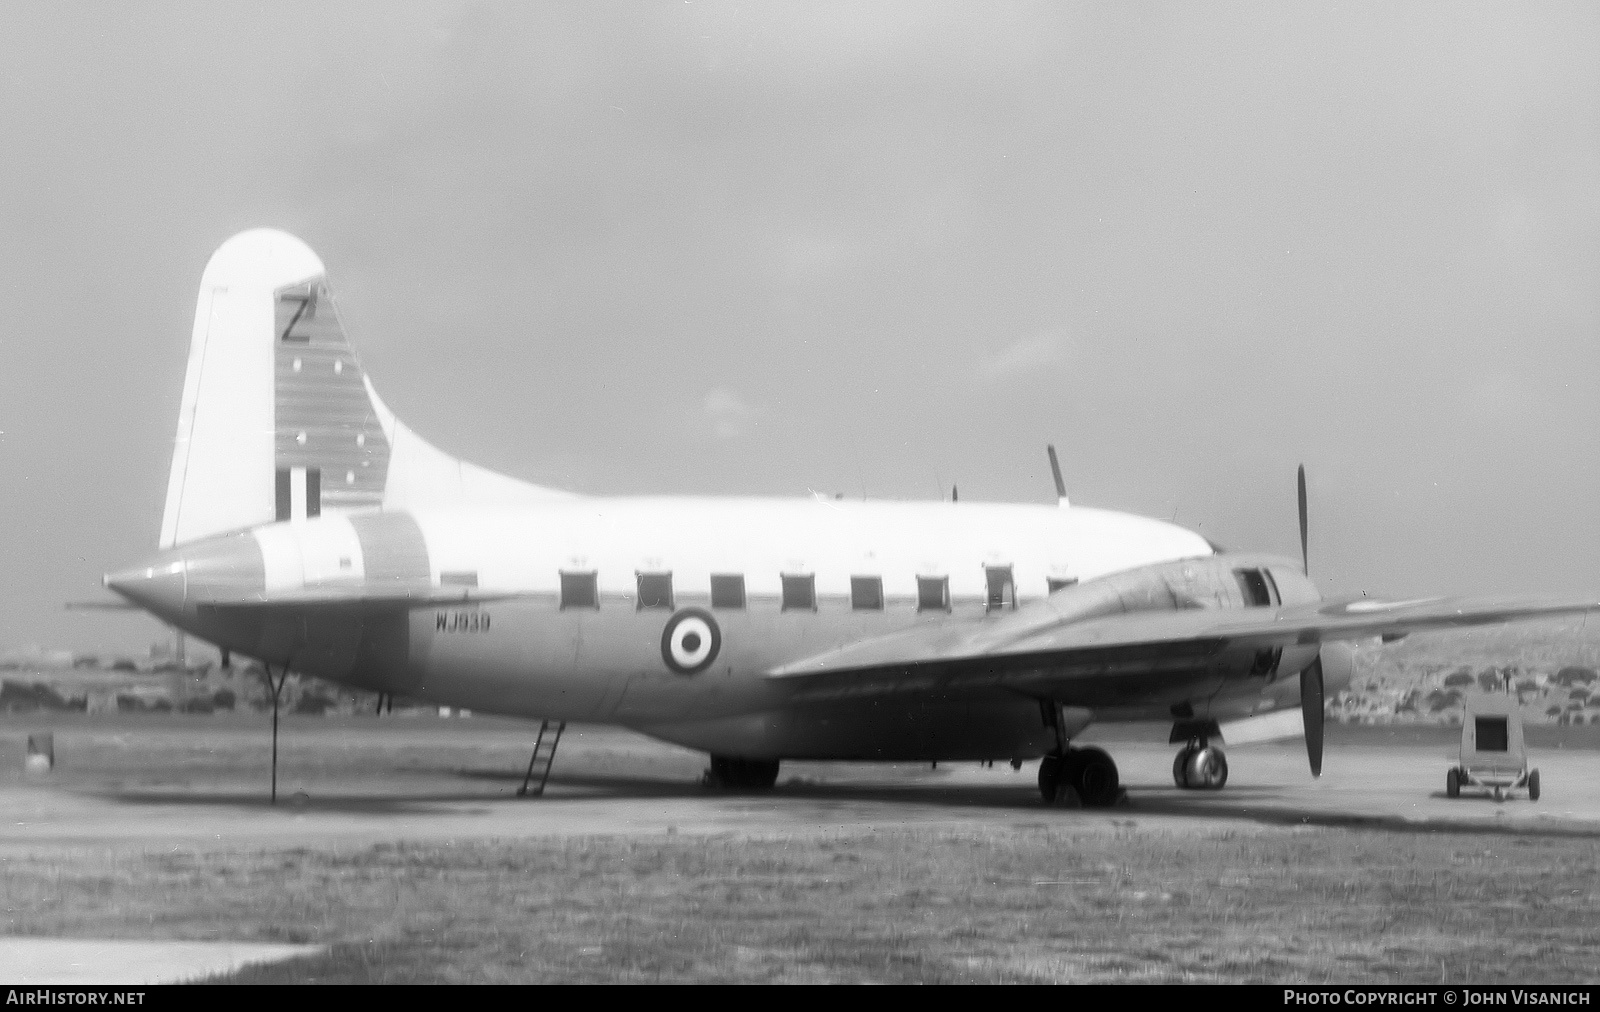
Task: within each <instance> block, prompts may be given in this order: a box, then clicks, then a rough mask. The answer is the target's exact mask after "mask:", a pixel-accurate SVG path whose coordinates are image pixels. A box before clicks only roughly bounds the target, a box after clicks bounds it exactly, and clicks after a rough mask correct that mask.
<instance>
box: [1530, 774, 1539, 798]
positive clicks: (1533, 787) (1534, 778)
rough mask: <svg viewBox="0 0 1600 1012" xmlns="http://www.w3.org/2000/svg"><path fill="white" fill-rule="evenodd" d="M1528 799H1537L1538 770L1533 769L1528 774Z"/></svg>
mask: <svg viewBox="0 0 1600 1012" xmlns="http://www.w3.org/2000/svg"><path fill="white" fill-rule="evenodd" d="M1528 800H1529V801H1538V800H1539V771H1538V770H1534V771H1533V772H1532V773H1529V774H1528Z"/></svg>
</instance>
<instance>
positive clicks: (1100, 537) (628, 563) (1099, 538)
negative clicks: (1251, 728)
mask: <svg viewBox="0 0 1600 1012" xmlns="http://www.w3.org/2000/svg"><path fill="white" fill-rule="evenodd" d="M1213 554H1214V553H1213V549H1212V547H1211V546H1210V545H1209V544H1208V543H1207V542H1206V541H1205V539H1203V538H1201V537H1200V536H1199V535H1197V534H1195V533H1193V532H1191V531H1188V530H1185V529H1183V528H1181V527H1177V526H1175V525H1172V524H1168V523H1164V522H1161V521H1156V520H1150V519H1146V518H1143V517H1137V516H1132V515H1128V514H1123V513H1116V512H1110V511H1104V510H1096V509H1086V508H1082V507H1054V506H1032V505H1016V504H989V503H937V502H924V503H903V502H861V501H847V500H842V499H795V500H763V499H733V498H730V499H713V498H673V497H660V498H581V499H572V500H567V501H562V502H556V503H549V504H544V505H539V506H530V507H518V508H496V509H416V510H408V511H370V512H356V513H348V514H344V513H341V514H334V515H326V516H321V517H315V518H311V519H305V520H295V521H289V522H282V523H273V524H266V525H262V526H259V527H255V528H252V529H250V530H247V531H242V532H238V533H234V534H230V535H222V536H219V537H213V538H208V539H204V540H200V541H197V542H194V543H191V544H188V545H184V546H182V547H179V548H175V549H172V550H169V551H168V552H165V553H162V555H161V556H159V557H157V558H156V559H154V560H151V561H150V562H148V563H147V564H146V565H144V566H141V567H137V568H135V569H133V570H128V571H126V572H124V573H119V574H114V575H113V576H112V577H110V578H108V583H109V584H110V585H111V586H113V587H114V588H115V589H116V590H118V591H119V592H121V593H123V594H124V595H126V596H128V597H130V598H131V599H133V600H135V601H137V602H138V603H139V604H141V605H142V606H144V607H147V608H149V609H150V610H152V611H154V612H156V613H157V614H159V615H160V616H161V617H162V618H164V619H166V620H167V621H169V622H172V623H173V624H174V625H177V626H179V627H180V628H183V629H185V630H187V631H189V632H191V633H194V634H195V635H198V636H201V637H203V638H205V639H207V640H210V641H211V642H214V643H216V644H217V645H219V646H221V647H224V648H226V649H229V650H232V651H234V652H237V653H240V654H244V655H248V656H254V657H257V658H260V659H261V660H263V661H265V662H267V663H269V664H276V665H287V666H291V667H293V668H294V669H296V670H299V671H302V672H305V673H308V674H312V675H316V676H318V677H322V678H327V679H330V680H332V681H336V682H340V683H342V684H346V685H350V686H354V687H359V688H364V689H370V690H375V691H381V692H391V693H397V694H402V695H408V696H415V697H420V698H425V699H429V700H433V701H437V702H440V703H447V704H451V705H458V706H466V707H471V708H474V709H477V710H483V711H488V712H496V713H506V714H516V715H522V716H529V717H541V718H549V719H562V720H587V721H604V722H612V723H620V724H624V725H628V726H632V727H636V728H639V729H641V730H645V731H647V732H649V733H652V734H656V735H658V736H660V737H665V738H670V739H672V740H675V741H680V742H682V743H684V744H689V745H692V746H695V747H704V748H708V749H712V750H716V751H721V752H724V753H731V754H781V755H784V756H789V757H806V756H809V757H835V758H922V757H925V756H931V757H934V758H959V757H962V756H972V757H980V758H996V757H1009V756H1025V755H1032V754H1042V753H1043V752H1044V751H1047V750H1048V749H1049V748H1050V747H1051V744H1052V738H1051V733H1050V732H1048V730H1047V729H1046V728H1044V727H1043V726H1042V724H1041V722H1040V718H1039V703H1038V701H1037V700H1034V699H1030V698H1027V697H1023V696H1018V695H1015V694H1012V693H1007V692H1004V691H995V692H994V693H992V694H988V695H985V694H977V695H968V696H964V697H961V698H951V699H926V700H919V701H916V702H915V703H914V704H904V705H893V704H889V703H883V704H881V705H876V706H860V705H857V706H854V707H831V708H828V707H823V708H817V707H810V708H807V707H799V708H795V707H787V706H786V705H785V700H784V698H783V693H784V688H783V686H782V685H781V684H777V683H775V682H774V681H773V680H771V679H769V678H767V677H766V673H767V672H769V671H770V670H772V669H773V668H775V667H778V666H780V665H782V664H785V663H788V662H792V661H795V660H798V659H800V658H804V657H808V656H811V655H814V654H817V653H820V652H823V651H826V650H829V649H833V648H836V647H839V646H842V645H845V644H848V643H852V642H856V641H859V640H862V639H866V638H870V637H875V636H881V635H885V634H888V633H892V632H894V631H896V630H900V629H905V628H907V627H909V626H913V625H916V624H918V623H945V624H952V625H954V624H962V623H976V622H984V621H989V620H994V619H998V618H1002V617H1004V616H1005V615H1006V614H1008V613H1010V612H1012V611H1013V610H1014V609H1016V608H1018V607H1025V606H1026V605H1027V604H1028V603H1029V602H1030V601H1033V600H1037V599H1040V598H1043V597H1045V596H1046V595H1048V594H1050V593H1052V592H1055V593H1072V592H1075V591H1074V588H1084V591H1085V592H1087V591H1088V590H1089V589H1090V588H1091V587H1092V585H1094V583H1095V581H1097V580H1101V579H1102V578H1103V577H1107V576H1109V575H1111V574H1116V573H1124V572H1128V571H1133V570H1139V569H1140V568H1141V567H1150V566H1154V565H1157V564H1161V563H1169V562H1174V561H1176V560H1184V559H1194V560H1201V559H1207V558H1208V557H1211V556H1212V555H1213ZM1283 568H1284V569H1287V568H1292V567H1283ZM1291 578H1292V577H1291V576H1290V574H1288V573H1287V572H1285V571H1280V572H1278V573H1277V574H1276V581H1277V582H1279V583H1282V582H1284V581H1285V580H1287V579H1291ZM1225 582H1226V581H1225ZM1219 593H1226V591H1223V592H1219ZM1297 593H1298V595H1299V596H1300V597H1303V596H1304V593H1303V592H1297ZM1214 603H1215V604H1216V605H1217V606H1228V605H1230V604H1234V605H1238V604H1244V603H1248V602H1242V601H1229V600H1225V599H1219V600H1218V601H1216V602H1214ZM686 619H687V620H688V622H689V624H688V625H684V626H682V627H681V628H680V627H679V624H680V623H682V622H683V621H685V620H686ZM713 640H715V642H714V643H713V642H712V641H713ZM1205 691H1208V692H1210V693H1211V694H1213V695H1214V694H1215V688H1214V687H1213V688H1212V689H1209V690H1205ZM1170 705H1171V700H1170V699H1169V698H1167V697H1164V696H1162V695H1160V694H1155V695H1150V696H1148V698H1143V699H1141V700H1140V701H1139V703H1138V704H1137V705H1135V706H1133V707H1132V708H1131V709H1130V708H1129V707H1121V708H1118V707H1115V706H1105V705H1102V706H1101V707H1099V708H1098V713H1097V718H1098V719H1130V718H1134V717H1140V716H1143V717H1144V718H1146V719H1148V718H1150V717H1152V716H1154V717H1156V718H1159V717H1161V716H1165V709H1166V708H1167V707H1169V706H1170Z"/></svg>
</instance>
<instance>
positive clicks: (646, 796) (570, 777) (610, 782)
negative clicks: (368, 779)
mask: <svg viewBox="0 0 1600 1012" xmlns="http://www.w3.org/2000/svg"><path fill="white" fill-rule="evenodd" d="M430 772H433V773H436V774H445V775H453V776H456V777H459V778H461V779H464V780H469V781H479V782H486V783H497V784H504V785H506V789H505V790H504V791H495V792H492V793H489V792H485V791H470V790H459V791H451V790H430V791H394V792H387V793H381V794H377V793H351V792H348V791H345V792H329V793H324V792H312V793H309V794H307V795H305V796H301V797H297V796H296V792H284V791H280V792H279V795H278V800H277V803H276V805H273V804H271V803H270V802H269V800H268V796H267V791H265V790H237V789H234V790H214V791H182V790H171V789H147V790H140V789H137V788H119V789H114V790H102V791H95V792H90V793H92V794H94V795H95V796H98V797H100V798H102V799H104V800H107V801H112V802H115V803H118V804H124V805H133V806H159V805H165V806H201V807H212V808H243V809H255V810H272V811H281V812H285V813H288V814H298V813H304V814H307V815H315V814H319V813H320V814H329V813H332V814H349V815H372V816H399V815H417V816H428V815H457V816H459V815H469V814H488V813H490V812H492V811H494V810H495V808H496V807H497V806H501V805H504V804H505V803H506V802H524V803H527V804H529V805H537V804H539V803H541V802H559V803H563V804H572V803H578V804H586V803H601V802H617V801H628V800H668V799H685V800H687V799H701V800H714V801H721V802H726V803H728V804H730V805H735V806H739V807H745V808H747V807H748V806H750V805H760V806H765V807H771V808H774V809H778V808H781V806H783V805H784V804H785V802H804V803H807V804H809V805H811V806H814V807H817V808H820V809H821V810H822V811H830V812H840V813H845V814H848V812H849V810H850V809H852V808H855V807H859V806H861V805H884V806H890V807H902V806H903V807H905V808H908V809H909V808H913V807H915V808H920V809H927V808H947V809H951V810H953V811H975V810H988V811H992V812H994V813H996V814H997V815H1001V814H1004V815H1008V816H1015V815H1023V814H1032V815H1044V814H1047V813H1049V814H1053V815H1059V816H1062V817H1075V818H1084V819H1096V820H1099V819H1104V818H1111V819H1113V820H1115V821H1117V822H1118V824H1119V825H1120V824H1121V821H1120V820H1128V819H1136V818H1138V817H1140V816H1149V817H1162V818H1179V819H1207V820H1213V821H1224V822H1228V821H1233V822H1239V823H1250V824H1256V825H1268V826H1317V827H1323V828H1347V829H1375V830H1384V831H1386V832H1397V833H1434V834H1437V833H1450V834H1462V835H1466V834H1481V833H1494V834H1502V835H1506V834H1509V835H1519V836H1524V835H1525V836H1560V837H1600V826H1595V825H1589V824H1586V823H1573V822H1559V821H1554V820H1552V821H1549V822H1538V823H1529V822H1526V821H1522V820H1519V821H1517V822H1515V823H1507V822H1487V821H1484V820H1483V818H1482V816H1481V815H1480V816H1478V817H1476V818H1473V817H1471V816H1470V815H1468V812H1481V811H1482V810H1483V809H1482V807H1481V806H1470V807H1469V808H1468V809H1467V810H1466V811H1464V812H1463V817H1461V818H1449V817H1447V818H1434V819H1428V820H1425V821H1423V820H1416V819H1414V818H1407V817H1405V816H1402V815H1399V814H1390V813H1385V812H1356V811H1349V810H1344V811H1340V810H1329V809H1326V808H1313V807H1309V806H1305V805H1299V804H1295V803H1294V802H1293V799H1292V798H1288V797H1286V796H1285V795H1286V793H1288V792H1289V790H1290V789H1285V788H1281V787H1272V786H1261V785H1247V784H1241V785H1236V786H1230V787H1228V788H1226V789H1225V790H1223V791H1218V792H1209V791H1204V792H1202V791H1196V792H1179V791H1177V790H1176V789H1175V788H1171V787H1167V786H1165V785H1159V786H1158V785H1153V784H1133V785H1131V787H1130V788H1129V789H1128V791H1127V793H1126V795H1125V797H1124V798H1123V800H1122V801H1121V802H1119V803H1118V804H1117V805H1115V806H1113V807H1110V808H1105V809H1086V808H1081V807H1078V806H1073V805H1060V804H1058V805H1045V804H1044V803H1043V802H1041V801H1040V799H1039V795H1038V791H1037V789H1036V788H1035V787H1034V785H1033V780H1032V778H1031V777H1028V778H1027V779H1026V780H1025V781H1024V782H1019V783H1013V784H939V783H925V782H924V783H916V784H903V785H886V784H883V783H820V782H815V781H809V780H807V779H805V778H803V777H795V778H791V779H788V780H780V782H779V783H778V785H777V786H776V787H774V788H772V789H771V790H768V791H752V790H743V791H741V790H730V789H715V788H710V787H707V786H705V785H703V784H701V783H699V782H698V781H697V780H694V779H686V778H666V777H660V776H654V777H653V776H641V775H637V774H630V773H625V772H618V773H609V774H607V773H594V774H586V773H583V772H581V771H570V772H565V773H556V774H553V775H552V776H551V777H550V780H549V784H548V790H547V792H546V794H545V795H544V796H543V797H542V798H540V797H526V798H518V797H517V796H516V794H515V793H514V790H515V787H514V786H513V785H520V784H521V782H522V779H523V773H522V772H516V771H507V770H505V769H463V768H459V767H457V768H439V769H436V770H432V771H430ZM1443 796H1444V795H1443V793H1442V792H1441V793H1438V794H1434V795H1432V797H1435V798H1440V797H1443ZM1459 800H1464V801H1470V800H1472V799H1465V798H1463V799H1459ZM1484 800H1487V801H1489V802H1491V803H1492V801H1493V799H1492V798H1489V799H1484ZM1523 803H1524V804H1525V803H1526V802H1523ZM1497 807H1498V806H1497Z"/></svg>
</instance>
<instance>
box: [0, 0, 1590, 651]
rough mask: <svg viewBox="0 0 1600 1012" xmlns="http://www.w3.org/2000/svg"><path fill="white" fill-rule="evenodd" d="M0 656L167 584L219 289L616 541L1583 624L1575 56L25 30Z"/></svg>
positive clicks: (1003, 21)
mask: <svg viewBox="0 0 1600 1012" xmlns="http://www.w3.org/2000/svg"><path fill="white" fill-rule="evenodd" d="M0 138H3V141H0V296H3V298H4V301H5V306H6V311H5V314H4V317H3V319H0V521H3V528H0V530H3V533H0V545H3V549H0V649H5V648H8V647H11V648H14V647H20V646H25V645H28V644H40V645H44V646H55V647H68V648H73V649H80V650H116V649H138V650H142V649H143V648H144V647H145V646H147V645H148V644H149V643H150V642H152V641H154V640H157V639H160V638H161V637H162V631H161V629H160V627H159V626H158V625H157V624H156V623H154V622H153V621H151V620H149V619H145V618H140V617H136V616H131V615H127V614H118V613H105V612H80V611H67V610H65V609H64V607H63V605H64V603H65V602H68V601H83V600H97V599H102V598H103V596H104V594H105V592H104V591H103V590H102V589H101V586H100V576H101V574H102V573H103V572H105V571H106V570H108V569H115V568H119V567H121V566H123V565H126V564H128V563H130V562H132V561H136V560H138V559H140V558H143V557H144V556H146V555H148V554H149V553H150V552H151V551H153V550H154V547H155V541H156V537H157V534H158V530H159V526H160V520H161V507H162V500H163V497H164V495H165V491H166V482H167V471H168V467H169V463H170V458H171V451H172V444H173V439H174V434H175V432H176V424H177V411H178V403H179V399H180V395H181V391H182V384H183V373H184V365H185V362H186V361H187V355H188V342H189V334H190V328H191V326H192V320H193V314H194V307H195V298H196V294H197V288H198V282H199V278H200V272H201V270H202V269H203V268H204V266H205V263H206V260H207V259H208V257H209V256H210V254H211V252H212V251H213V250H214V249H215V248H216V247H217V246H218V245H220V244H221V243H222V242H223V241H224V240H225V239H227V238H228V237H229V236H230V235H233V234H234V233H236V232H238V231H241V230H243V229H246V228H252V227H260V226H271V227H277V228H282V229H285V230H287V231H290V232H293V233H295V234H296V235H299V236H300V237H301V238H303V239H304V240H305V241H306V242H308V243H309V244H310V245H311V246H312V248H313V249H315V250H317V252H318V253H319V255H320V256H321V257H322V260H323V262H324V263H325V264H326V265H327V268H328V272H329V281H330V284H331V286H332V288H333V290H334V292H335V295H336V297H337V300H338V305H339V310H340V313H341V316H342V318H343V321H344V324H345V327H346V330H347V332H348V333H349V335H350V337H351V339H352V341H353V342H354V343H355V345H356V347H357V349H358V350H359V352H360V354H361V357H362V361H363V365H364V366H365V367H366V370H367V372H368V374H369V376H370V377H371V378H372V380H373V382H374V384H375V386H376V387H377V388H378V390H379V391H380V392H381V394H382V396H383V398H384V400H385V401H386V402H387V403H388V405H389V406H390V407H391V408H393V409H394V410H395V411H396V413H397V414H398V415H399V416H400V417H401V418H403V419H405V421H406V422H407V424H408V425H410V426H411V427H412V428H413V429H415V430H416V431H418V432H419V433H421V434H422V435H424V436H425V437H427V438H428V439H430V440H431V441H432V442H434V443H435V444H436V445H438V446H439V447H440V448H441V449H444V450H446V451H447V452H450V453H453V454H456V455H458V456H462V457H465V458H467V459H470V460H472V461H474V462H476V463H480V464H483V465H485V466H488V467H492V468H494V469H497V470H501V471H504V472H506V473H509V474H512V475H516V476H518V477H522V478H526V479H528V480H532V481H535V482H539V483H542V484H551V485H558V486H561V487H565V488H571V489H574V490H577V491H581V492H586V493H593V494H636V493H681V494H759V495H777V496H793V495H808V494H811V493H813V492H818V493H824V494H830V495H831V494H836V493H844V494H845V495H847V496H851V497H857V496H866V497H869V498H874V499H908V498H920V499H930V498H940V497H947V496H948V495H949V493H950V488H951V486H953V485H954V486H957V487H959V489H960V498H961V499H963V500H968V499H973V500H978V499H983V500H1004V501H1024V502H1049V501H1051V500H1052V499H1053V497H1054V491H1053V486H1052V483H1051V479H1050V473H1049V465H1048V461H1047V458H1046V455H1045V446H1046V444H1049V443H1053V444H1055V446H1056V447H1057V449H1058V452H1059V453H1060V455H1061V460H1062V466H1063V470H1064V472H1065V477H1066V482H1067V487H1068V493H1069V495H1070V497H1071V498H1072V500H1073V501H1074V502H1075V503H1079V504H1084V505H1093V506H1100V507H1105V508H1110V509H1118V510H1126V511H1129V512H1133V513H1139V514H1144V515H1148V516H1157V517H1161V518H1163V519H1175V520H1176V521H1177V522H1178V523H1179V524H1182V525H1184V526H1187V527H1190V528H1192V529H1194V530H1198V531H1200V532H1201V533H1202V534H1204V535H1205V536H1207V537H1209V538H1211V539H1212V540H1213V541H1216V542H1219V543H1221V544H1223V545H1226V546H1229V547H1235V548H1252V549H1262V550H1269V551H1277V552H1281V553H1284V554H1290V555H1295V554H1298V544H1297V533H1296V519H1295V490H1294V480H1295V479H1294V475H1295V467H1296V465H1298V464H1300V463H1302V462H1303V463H1304V464H1305V465H1306V468H1307V471H1308V478H1309V486H1310V494H1311V495H1310V497H1311V568H1312V572H1313V575H1314V576H1315V577H1316V578H1317V581H1318V583H1319V586H1320V587H1321V588H1322V590H1323V592H1324V593H1326V594H1347V593H1360V592H1368V593H1373V594H1396V595H1406V596H1410V595H1418V594H1437V593H1498V592H1507V593H1512V592H1515V593H1522V592H1543V591H1549V592H1559V593H1569V592H1570V593H1588V592H1594V593H1595V594H1596V596H1597V598H1600V535H1597V532H1600V468H1597V466H1596V454H1597V451H1600V395H1597V393H1600V391H1597V379H1600V343H1597V340H1596V338H1597V325H1600V6H1596V5H1594V4H1585V3H1574V4H1555V3H1540V4H1495V5H1475V4H1463V3H1455V2H1450V3H1401V4H1395V3H1372V4H1349V3H1340V4H1337V5H1335V4H1317V3H1297V4H1280V3H1260V4H1250V3H1238V4H1227V5H1218V4H1206V3H1194V4H1178V3H1169V4H1123V3H1103V4H1081V5H1070V4H1062V3H1040V4H1030V3H998V2H991V3H981V4H980V3H967V4H938V3H933V2H929V0H915V2H905V3H879V4H871V5H868V4H858V3H821V2H809V0H808V2H795V3H777V2H762V3H707V2H700V0H695V2H693V3H686V2H681V0H676V2H661V3H647V2H628V3H616V4H603V3H582V4H535V3H504V4H499V3H434V4H429V3H407V4H404V5H394V4H378V3H372V4H357V3H343V4H307V5H299V6H297V5H294V4H287V3H273V4H259V5H245V4H221V5H219V4H214V3H193V4H183V3H177V2H161V3H154V4H143V5H141V4H136V3H129V2H117V3H110V4H105V5H99V6H96V5H94V4H89V3H83V4H75V5H71V6H69V7H66V8H61V7H58V6H57V5H54V4H47V3H43V2H38V3H18V4H6V5H3V6H0Z"/></svg>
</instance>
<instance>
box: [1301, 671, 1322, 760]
mask: <svg viewBox="0 0 1600 1012" xmlns="http://www.w3.org/2000/svg"><path fill="white" fill-rule="evenodd" d="M1300 720H1301V721H1302V722H1303V723H1304V724H1305V728H1306V758H1308V759H1310V760H1311V775H1312V776H1314V777H1320V776H1322V655H1321V654H1318V655H1317V659H1316V660H1314V661H1312V662H1311V665H1310V666H1309V667H1307V668H1306V669H1305V670H1304V671H1302V672H1300Z"/></svg>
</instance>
